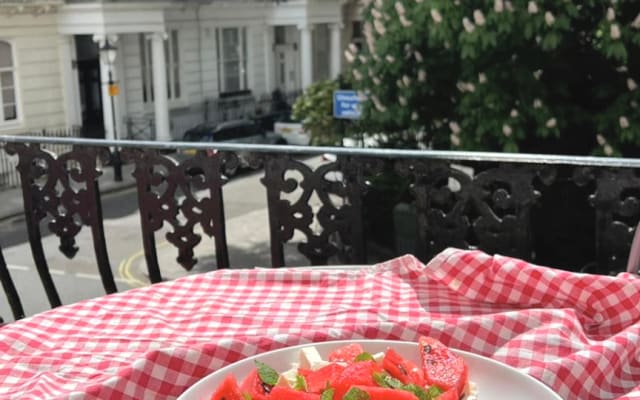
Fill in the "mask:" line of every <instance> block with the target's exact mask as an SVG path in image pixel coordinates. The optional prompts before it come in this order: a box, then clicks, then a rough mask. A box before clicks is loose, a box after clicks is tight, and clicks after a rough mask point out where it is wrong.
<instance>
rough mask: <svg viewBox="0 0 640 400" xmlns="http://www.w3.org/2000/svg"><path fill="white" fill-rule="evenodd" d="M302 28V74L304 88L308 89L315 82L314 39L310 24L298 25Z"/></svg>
mask: <svg viewBox="0 0 640 400" xmlns="http://www.w3.org/2000/svg"><path fill="white" fill-rule="evenodd" d="M298 29H299V30H300V61H301V62H300V69H301V71H300V76H301V77H302V89H303V90H304V89H306V88H307V87H309V86H310V85H311V84H312V83H313V40H312V36H311V31H312V30H313V26H312V25H310V24H304V25H298Z"/></svg>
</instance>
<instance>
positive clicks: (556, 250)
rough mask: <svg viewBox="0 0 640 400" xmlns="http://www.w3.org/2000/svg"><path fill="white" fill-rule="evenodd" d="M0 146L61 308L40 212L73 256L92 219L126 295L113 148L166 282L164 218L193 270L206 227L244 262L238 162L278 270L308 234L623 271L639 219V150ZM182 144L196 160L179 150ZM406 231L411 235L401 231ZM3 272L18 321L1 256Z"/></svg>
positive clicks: (357, 254)
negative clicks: (238, 224)
mask: <svg viewBox="0 0 640 400" xmlns="http://www.w3.org/2000/svg"><path fill="white" fill-rule="evenodd" d="M0 143H4V146H3V147H4V150H3V151H6V152H8V153H9V154H15V155H16V156H17V157H18V158H19V164H18V170H19V172H20V176H21V184H22V191H23V195H24V207H25V215H26V217H27V219H26V222H27V227H28V229H29V240H30V244H31V248H32V252H33V257H34V260H35V261H34V264H35V265H37V267H38V272H39V273H40V275H41V278H42V280H43V284H44V286H45V287H46V288H47V293H48V294H49V298H50V302H51V305H52V306H54V307H55V306H57V305H59V303H60V301H59V298H57V294H56V291H55V287H54V286H53V283H52V282H51V279H50V276H49V273H48V268H49V267H48V265H47V262H46V257H45V255H44V252H43V250H42V246H41V243H40V242H41V233H40V231H39V223H40V221H41V220H42V219H43V218H44V217H47V218H48V221H49V224H48V229H49V230H51V231H52V232H53V233H55V234H56V235H58V236H59V237H60V240H61V245H60V250H61V251H62V252H63V253H64V254H65V255H66V256H68V257H73V256H74V255H75V253H76V251H77V246H76V245H75V242H74V238H75V236H76V235H77V234H78V232H79V231H80V230H81V228H82V226H85V225H86V226H89V227H91V230H92V233H93V237H94V248H95V253H96V268H97V269H98V271H99V272H100V274H101V277H102V280H103V283H104V287H105V291H106V292H108V293H109V292H113V291H115V290H117V288H116V287H115V283H114V282H113V276H112V275H111V268H110V267H111V266H110V263H109V257H108V255H107V252H106V246H105V241H108V240H109V238H108V237H104V230H103V228H102V215H101V204H100V202H101V199H100V190H99V183H100V179H102V178H101V168H102V166H105V167H106V168H109V166H108V163H109V160H111V159H112V158H111V157H109V151H110V148H113V147H114V146H115V145H118V146H119V147H120V148H121V150H122V154H123V157H124V159H125V161H126V162H128V163H131V164H135V169H134V172H133V175H132V177H133V180H134V181H135V184H136V185H137V194H138V206H139V212H140V227H139V229H140V231H141V242H142V243H143V246H144V250H145V257H146V261H147V266H148V272H149V279H150V281H151V282H158V281H160V280H162V274H161V271H160V268H159V266H158V260H157V256H156V249H155V235H154V234H155V232H156V231H158V230H159V229H160V227H162V226H163V224H164V225H167V226H169V228H170V229H169V231H168V232H167V233H166V239H167V241H168V242H169V243H170V244H172V245H173V246H175V247H176V248H177V253H178V256H177V259H176V261H177V262H178V263H179V264H181V265H182V266H183V267H184V268H186V269H190V268H193V266H194V265H195V264H196V263H197V261H198V260H197V259H196V258H195V257H194V252H193V249H194V247H195V246H196V245H198V243H199V242H200V240H201V237H200V233H197V232H196V230H195V228H196V226H198V225H199V226H200V227H201V232H202V233H204V234H206V235H208V236H211V237H213V238H214V240H215V249H213V250H214V251H215V254H216V261H217V267H218V268H228V267H230V266H231V267H232V266H233V265H234V261H233V259H231V260H230V259H229V254H228V250H227V243H226V232H225V216H224V204H225V200H224V184H225V182H226V177H227V176H228V175H230V174H231V173H232V172H234V171H236V170H237V168H238V166H239V165H248V166H249V167H251V168H254V169H257V170H260V171H261V174H262V178H261V182H262V184H263V185H264V189H265V191H264V202H265V207H268V213H269V232H270V243H271V260H272V266H273V267H280V266H283V265H284V264H285V255H284V252H285V246H284V245H285V244H287V243H291V242H293V241H297V240H299V239H300V238H301V240H299V243H298V246H297V249H298V251H299V252H300V253H302V254H303V255H304V256H306V257H307V258H308V260H309V264H328V263H340V264H344V263H355V264H361V263H371V262H376V261H380V260H382V259H385V258H388V257H391V256H395V255H400V254H399V253H398V251H399V248H400V247H403V248H406V247H407V246H398V243H400V244H402V243H404V242H403V241H405V242H406V243H409V242H411V246H409V248H410V251H411V252H413V253H415V254H416V255H417V256H419V257H420V258H422V259H423V260H428V259H429V258H430V257H432V256H433V255H434V254H436V253H438V252H439V251H441V250H442V249H444V248H446V247H449V246H455V247H460V248H478V249H481V250H484V251H486V252H489V253H500V254H504V255H512V256H517V257H520V258H524V259H527V260H529V261H533V262H538V263H541V264H545V265H553V266H556V267H560V268H567V269H572V270H583V271H585V272H591V273H600V274H611V273H616V272H619V271H621V270H623V269H624V267H625V265H626V260H627V255H628V252H629V247H630V243H631V241H632V237H633V233H634V229H635V226H636V225H637V224H638V221H639V220H640V202H639V198H640V176H638V171H639V170H640V160H638V159H612V158H594V157H564V156H543V155H526V154H502V153H471V152H469V153H467V152H444V151H401V150H385V149H349V148H312V147H298V146H267V145H264V146H245V145H236V144H217V145H216V146H215V148H213V147H212V146H211V144H208V143H195V144H194V143H159V142H145V141H121V142H109V141H93V140H83V139H68V140H64V139H58V138H42V137H0ZM51 143H63V144H67V145H73V147H72V150H71V151H69V152H67V153H64V154H54V153H51V152H50V151H47V150H43V149H42V148H41V146H42V145H44V144H51ZM185 149H196V150H198V152H197V155H196V156H194V157H191V158H187V159H184V157H175V154H177V153H174V154H172V153H171V152H172V151H176V150H178V151H182V150H185ZM325 153H332V154H335V155H336V159H335V161H327V162H325V163H322V164H321V165H320V166H319V167H317V168H313V167H310V166H309V164H308V163H307V162H306V159H305V157H307V156H319V155H321V154H325ZM241 161H242V162H241ZM383 183H384V184H383ZM195 192H199V193H200V196H199V197H198V196H195V194H194V193H195ZM203 192H204V193H205V194H204V195H202V193H203ZM312 197H315V198H316V199H317V200H316V201H315V202H314V203H313V204H315V206H313V204H312V201H311V199H312ZM398 203H406V204H408V205H409V209H410V210H413V211H412V213H413V214H411V216H410V217H409V218H408V219H407V218H405V219H404V220H403V221H401V220H400V219H399V218H397V214H398V211H397V210H398V208H397V204H398ZM397 228H403V229H397ZM400 230H402V231H404V232H409V234H408V235H407V234H405V236H401V237H399V238H397V237H395V236H398V235H400V233H399V232H400ZM394 232H395V233H396V235H395V236H394ZM390 237H391V239H390ZM406 243H405V244H406ZM0 279H2V283H3V286H4V287H5V292H6V293H7V294H8V295H9V296H10V297H11V304H12V307H13V310H14V314H15V317H16V318H20V317H21V316H22V310H21V308H20V303H19V299H18V301H16V299H15V296H14V295H12V293H14V292H15V288H13V287H12V284H11V282H10V275H9V273H8V271H7V270H6V267H5V268H3V262H2V258H0Z"/></svg>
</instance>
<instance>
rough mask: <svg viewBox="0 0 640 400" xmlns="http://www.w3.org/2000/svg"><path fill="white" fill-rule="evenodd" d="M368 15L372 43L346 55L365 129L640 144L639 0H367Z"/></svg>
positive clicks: (587, 145)
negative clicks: (362, 97) (362, 99)
mask: <svg viewBox="0 0 640 400" xmlns="http://www.w3.org/2000/svg"><path fill="white" fill-rule="evenodd" d="M363 19H364V35H365V38H366V42H367V45H366V46H365V47H364V48H363V49H362V50H360V51H358V49H357V48H355V46H350V47H349V49H348V50H347V53H346V57H347V59H348V60H349V61H350V63H351V66H350V71H349V73H350V74H351V76H352V77H353V85H354V88H355V89H357V90H359V91H361V92H363V93H365V94H366V95H367V98H368V100H367V101H365V102H364V104H363V119H362V121H361V123H362V126H364V127H366V129H367V130H369V131H372V132H382V131H386V132H389V131H391V132H407V131H413V132H421V133H423V134H424V135H423V137H424V139H423V140H424V142H425V143H426V144H429V145H431V146H433V147H434V148H453V149H466V150H497V151H521V150H524V151H532V150H533V151H544V150H545V149H544V146H542V147H536V146H540V145H541V144H544V143H547V144H551V146H547V148H548V147H551V148H550V149H548V150H549V151H551V152H567V153H574V154H575V153H581V152H593V153H595V154H607V155H619V154H621V153H620V151H621V149H623V148H624V147H625V146H640V110H639V109H638V103H639V102H640V90H639V89H638V85H639V84H640V68H639V67H640V65H639V63H640V2H638V1H637V0H607V1H605V0H583V1H580V2H573V1H565V0H537V1H531V0H511V1H507V0H366V1H364V7H363ZM555 144H562V145H563V146H564V147H562V146H560V147H558V146H555Z"/></svg>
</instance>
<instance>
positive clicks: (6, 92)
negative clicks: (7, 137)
mask: <svg viewBox="0 0 640 400" xmlns="http://www.w3.org/2000/svg"><path fill="white" fill-rule="evenodd" d="M15 74H16V71H15V62H14V60H13V51H12V48H11V44H9V43H8V42H5V41H1V40H0V124H2V123H3V122H10V121H16V120H17V119H18V101H17V99H16V75H15Z"/></svg>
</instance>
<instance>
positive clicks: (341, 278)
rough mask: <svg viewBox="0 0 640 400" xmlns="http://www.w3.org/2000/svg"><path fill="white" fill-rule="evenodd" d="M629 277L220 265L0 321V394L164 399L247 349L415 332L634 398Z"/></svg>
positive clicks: (464, 267)
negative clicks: (212, 269) (4, 323)
mask: <svg viewBox="0 0 640 400" xmlns="http://www.w3.org/2000/svg"><path fill="white" fill-rule="evenodd" d="M638 299H640V279H637V278H635V277H634V276H633V275H631V274H626V273H624V274H620V275H619V276H617V277H609V276H596V275H585V274H576V273H571V272H566V271H560V270H555V269H551V268H545V267H540V266H535V265H532V264H528V263H526V262H523V261H521V260H516V259H513V258H508V257H501V256H489V255H487V254H484V253H482V252H479V251H462V250H456V249H448V250H446V251H444V252H443V253H441V254H440V255H438V256H437V257H436V258H434V259H433V260H432V261H431V262H430V263H429V264H428V265H424V264H422V263H421V262H420V261H418V260H417V259H415V258H414V257H412V256H404V257H401V258H397V259H394V260H391V261H388V262H386V263H382V264H379V265H374V266H371V267H366V268H363V269H362V270H359V271H318V270H295V269H278V270H264V269H258V270H226V271H216V272H211V273H206V274H201V275H194V276H189V277H185V278H181V279H177V280H175V281H172V282H167V283H162V284H158V285H153V286H150V287H147V288H141V289H136V290H132V291H129V292H124V293H118V294H114V295H110V296H105V297H101V298H98V299H93V300H88V301H84V302H80V303H76V304H73V305H69V306H65V307H61V308H58V309H55V310H51V311H48V312H45V313H42V314H39V315H37V316H34V317H31V318H27V319H25V320H22V321H19V322H16V323H11V324H9V325H7V326H5V327H3V328H0V398H2V399H45V398H55V399H63V398H65V399H66V398H73V399H115V398H117V399H149V398H153V399H172V398H175V397H177V396H178V395H179V394H180V393H182V392H183V391H184V390H185V389H186V388H187V387H189V386H190V385H192V384H193V383H195V382H196V381H197V380H198V379H199V378H200V377H202V376H205V375H206V374H208V373H210V372H212V371H215V370H216V369H218V368H220V367H221V366H223V365H226V364H228V363H231V362H233V361H236V360H239V359H241V358H243V357H246V356H249V355H253V354H256V353H259V352H263V351H268V350H273V349H276V348H281V347H285V346H289V345H295V344H300V343H307V342H313V341H326V340H335V339H350V338H369V339H372V338H377V339H394V340H409V341H413V340H416V339H417V337H418V336H419V335H421V334H425V335H431V336H434V337H437V338H439V339H440V340H442V341H443V342H445V343H446V344H447V345H449V346H452V347H455V348H459V349H462V350H467V351H471V352H474V353H478V354H482V355H485V356H489V357H492V358H494V359H497V360H499V361H503V362H506V363H507V364H510V365H512V366H515V367H517V368H520V369H521V370H522V371H524V372H526V373H528V374H530V375H532V376H534V377H536V378H538V379H540V380H541V381H543V382H545V383H546V384H547V385H549V386H550V387H552V388H553V389H554V390H556V391H557V392H558V393H559V394H560V395H561V396H562V397H563V398H565V399H568V400H573V399H580V400H583V399H584V400H590V399H618V400H622V399H625V400H626V399H640V386H638V384H639V383H640V361H639V357H640V353H639V351H638V346H637V344H638V337H639V334H640V323H639V317H640V308H639V307H638V301H637V300H638Z"/></svg>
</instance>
